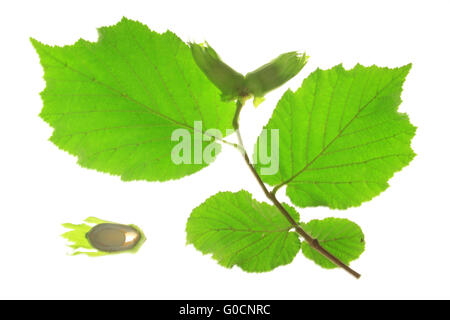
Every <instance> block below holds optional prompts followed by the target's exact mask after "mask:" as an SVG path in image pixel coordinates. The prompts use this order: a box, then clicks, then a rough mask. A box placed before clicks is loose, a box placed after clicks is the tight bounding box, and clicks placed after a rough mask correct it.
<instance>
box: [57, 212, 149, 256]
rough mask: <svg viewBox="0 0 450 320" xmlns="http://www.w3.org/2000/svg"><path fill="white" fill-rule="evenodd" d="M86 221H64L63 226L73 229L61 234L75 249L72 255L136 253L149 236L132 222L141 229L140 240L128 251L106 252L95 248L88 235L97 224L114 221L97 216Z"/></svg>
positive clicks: (135, 227) (134, 226)
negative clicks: (80, 222) (77, 222)
mask: <svg viewBox="0 0 450 320" xmlns="http://www.w3.org/2000/svg"><path fill="white" fill-rule="evenodd" d="M84 222H86V223H82V224H73V223H63V224H62V226H63V227H64V228H67V229H72V230H70V231H67V232H65V233H63V234H62V235H61V236H62V237H63V238H64V239H66V240H68V241H69V243H70V244H68V246H69V247H70V248H72V249H73V252H72V253H71V255H73V256H76V255H79V254H84V255H87V256H89V257H101V256H105V255H111V254H120V253H136V252H138V251H139V249H140V248H141V247H142V245H143V244H144V242H145V241H146V240H147V238H146V237H145V235H144V232H143V231H142V230H141V229H140V228H139V227H138V226H136V225H134V224H130V225H129V226H131V227H133V228H134V229H136V230H137V231H139V233H140V235H141V238H140V240H139V242H138V243H137V244H136V245H135V246H134V247H133V248H132V249H130V250H127V251H119V252H105V251H99V250H97V249H96V248H94V247H93V246H92V245H91V244H90V242H89V240H88V238H87V237H86V235H87V233H88V232H89V231H90V230H91V229H92V228H93V227H94V226H95V225H97V224H101V223H114V222H111V221H106V220H102V219H99V218H96V217H89V218H86V219H85V220H84Z"/></svg>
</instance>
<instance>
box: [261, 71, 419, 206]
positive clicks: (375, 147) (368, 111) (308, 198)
mask: <svg viewBox="0 0 450 320" xmlns="http://www.w3.org/2000/svg"><path fill="white" fill-rule="evenodd" d="M410 68H411V65H406V66H404V67H401V68H395V69H389V68H380V67H377V66H372V67H363V66H361V65H357V66H356V67H354V68H353V69H351V70H345V69H344V68H343V67H342V66H341V65H338V66H336V67H334V68H332V69H330V70H325V71H324V70H320V69H318V70H316V71H315V72H313V73H312V74H311V75H310V76H309V77H308V78H307V79H305V80H304V82H303V84H302V86H301V88H299V89H298V90H297V91H296V92H292V91H290V90H288V91H287V92H286V93H285V94H284V96H283V97H282V98H281V100H280V101H279V103H278V105H277V107H276V109H275V111H274V113H273V115H272V118H271V119H270V121H269V123H268V124H267V126H266V127H265V129H267V131H266V133H267V136H266V137H263V135H261V136H260V137H259V139H258V141H261V139H263V138H264V139H265V138H267V141H271V137H272V134H273V133H272V132H271V129H278V130H279V132H278V134H279V145H278V144H276V143H275V144H274V146H273V147H271V145H270V144H269V145H268V146H267V145H266V144H262V145H261V146H260V147H259V148H256V153H255V155H254V157H255V158H256V159H257V160H256V161H257V162H259V158H260V154H261V152H264V154H269V155H270V154H272V155H273V154H275V155H278V147H279V170H278V171H277V172H276V173H275V174H272V175H264V172H263V171H262V168H264V165H261V164H259V165H258V171H259V172H260V173H261V175H262V179H263V180H264V181H265V182H266V183H269V184H271V185H273V186H276V187H277V188H279V187H281V186H283V185H287V190H286V192H287V195H288V196H289V198H290V199H291V200H292V202H293V203H295V204H296V205H298V206H300V207H309V206H328V207H330V208H339V209H345V208H348V207H351V206H358V205H360V204H361V203H362V202H364V201H368V200H370V199H372V198H373V197H375V196H376V195H378V194H380V193H381V192H382V191H383V190H385V189H386V188H387V187H388V186H389V185H388V183H387V181H388V180H389V179H390V178H391V177H392V176H393V174H394V173H395V172H396V171H399V170H401V169H402V168H403V167H404V166H406V165H407V164H408V163H409V162H410V161H411V160H412V159H413V158H414V156H415V154H414V152H413V151H412V149H411V147H410V142H411V139H412V137H413V136H414V134H415V129H416V128H415V127H414V126H413V125H411V123H410V122H409V119H408V116H407V115H406V114H402V113H399V112H398V111H397V109H398V106H399V104H400V103H401V99H400V94H401V91H402V84H403V82H404V80H405V77H406V75H407V74H408V72H409V70H410ZM263 133H264V132H263Z"/></svg>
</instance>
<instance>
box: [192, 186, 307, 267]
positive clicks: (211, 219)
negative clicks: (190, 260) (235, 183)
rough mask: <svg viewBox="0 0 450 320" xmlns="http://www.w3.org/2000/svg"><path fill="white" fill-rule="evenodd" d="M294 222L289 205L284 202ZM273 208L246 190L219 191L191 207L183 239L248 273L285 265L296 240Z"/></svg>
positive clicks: (297, 246)
mask: <svg viewBox="0 0 450 320" xmlns="http://www.w3.org/2000/svg"><path fill="white" fill-rule="evenodd" d="M284 206H285V208H286V209H287V210H288V212H289V213H290V215H291V216H292V217H293V218H294V219H295V220H296V221H298V219H299V215H298V213H297V212H296V211H295V209H293V208H292V207H289V206H288V205H284ZM291 228H292V227H291V225H290V224H289V222H288V221H287V220H286V218H284V217H283V216H282V215H281V214H280V212H279V211H278V210H277V208H276V207H274V206H271V205H269V204H267V203H263V202H258V201H256V200H254V199H252V196H251V194H250V193H248V192H247V191H239V192H236V193H232V192H220V193H217V194H216V195H214V196H212V197H210V198H209V199H207V200H206V201H205V202H204V203H202V204H201V205H200V206H198V207H197V208H195V209H194V210H193V211H192V213H191V216H190V218H189V220H188V223H187V226H186V232H187V242H188V243H192V244H193V245H194V246H195V248H197V249H198V250H200V251H201V252H203V253H204V254H208V253H212V257H213V258H214V259H215V260H217V261H218V262H219V264H220V265H222V266H224V267H227V268H231V267H233V266H234V265H237V266H239V267H240V268H242V269H243V270H245V271H248V272H265V271H270V270H272V269H274V268H276V267H278V266H281V265H285V264H289V263H290V262H291V261H292V260H293V259H294V257H295V255H296V254H297V252H298V251H299V250H300V240H299V239H298V236H297V234H296V233H295V232H291V231H290V229H291Z"/></svg>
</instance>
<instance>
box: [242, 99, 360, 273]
mask: <svg viewBox="0 0 450 320" xmlns="http://www.w3.org/2000/svg"><path fill="white" fill-rule="evenodd" d="M243 106H244V103H242V101H241V100H240V99H238V100H237V102H236V112H235V114H234V118H233V128H234V130H235V131H236V135H237V138H238V141H239V148H238V149H239V150H240V151H241V153H242V156H243V157H244V160H245V163H246V164H247V166H248V167H249V169H250V171H251V172H252V174H253V176H254V177H255V178H256V180H257V181H258V184H259V185H260V187H261V189H262V190H263V191H264V194H265V195H266V197H267V198H268V199H269V200H270V201H271V202H272V203H273V204H274V205H275V207H276V208H277V209H278V210H279V211H280V212H281V214H282V215H283V216H284V217H285V218H286V219H287V220H288V221H289V223H290V224H291V225H292V227H293V228H294V229H295V231H296V232H297V233H298V234H299V235H300V236H301V237H302V238H303V239H305V241H306V242H308V244H309V245H310V246H311V247H312V248H313V249H315V250H316V251H317V252H319V253H320V254H321V255H323V256H324V257H325V258H327V259H328V260H330V261H331V262H332V263H334V264H335V265H336V266H338V267H340V268H342V269H344V270H345V271H347V272H348V273H349V274H351V275H352V276H354V277H355V278H356V279H359V278H360V277H361V275H360V274H359V273H358V272H356V271H355V270H353V269H352V268H350V267H349V266H347V265H346V264H345V263H343V262H342V261H341V260H339V259H338V258H337V257H335V256H334V255H332V254H331V253H330V252H329V251H327V250H326V249H325V248H324V247H322V246H321V245H320V243H319V241H318V240H317V239H315V238H313V237H312V236H310V235H309V234H308V233H307V232H306V231H305V230H304V229H303V228H302V227H301V226H300V225H299V224H298V223H297V222H296V221H295V220H294V219H293V218H292V217H291V215H290V214H289V213H288V212H287V210H286V209H285V208H284V207H283V205H282V204H281V203H280V202H279V201H278V199H277V197H276V196H275V192H276V190H277V188H275V189H274V190H273V191H272V192H270V191H269V190H268V189H267V187H266V185H265V184H264V182H263V181H262V179H261V177H260V176H259V174H258V172H257V171H256V169H255V167H254V166H253V164H252V163H251V162H250V158H249V156H248V153H247V151H246V149H245V147H244V143H243V140H242V136H241V133H240V130H239V115H240V113H241V110H242V107H243ZM274 191H275V192H274Z"/></svg>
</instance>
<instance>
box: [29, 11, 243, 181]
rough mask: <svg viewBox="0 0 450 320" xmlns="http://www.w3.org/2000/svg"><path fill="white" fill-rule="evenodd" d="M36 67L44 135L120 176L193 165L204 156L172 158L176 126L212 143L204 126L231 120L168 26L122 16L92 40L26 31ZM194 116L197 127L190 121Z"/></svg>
mask: <svg viewBox="0 0 450 320" xmlns="http://www.w3.org/2000/svg"><path fill="white" fill-rule="evenodd" d="M31 42H32V44H33V46H34V47H35V49H36V51H37V53H38V54H39V57H40V61H41V64H42V66H43V68H44V71H45V73H44V79H45V81H46V84H47V86H46V88H45V90H44V91H43V92H42V93H41V96H42V99H43V102H44V108H43V110H42V113H41V114H40V116H41V117H42V118H43V119H44V120H45V121H46V122H48V123H49V124H50V125H51V126H52V127H53V128H54V129H55V130H54V132H53V135H52V137H51V141H52V142H53V143H55V144H56V145H57V146H58V147H59V148H61V149H63V150H65V151H68V152H69V153H70V154H73V155H75V156H77V157H78V163H79V164H80V165H81V166H83V167H86V168H91V169H96V170H98V171H102V172H107V173H111V174H114V175H119V176H121V178H122V179H123V180H149V181H155V180H159V181H164V180H168V179H177V178H181V177H183V176H186V175H189V174H192V173H194V172H197V171H199V170H200V169H202V168H203V167H205V166H206V165H207V163H205V162H204V161H202V162H201V163H195V162H194V161H191V163H190V164H184V163H183V164H175V163H174V162H172V160H171V151H172V149H173V147H174V146H175V145H177V144H178V143H179V141H171V135H172V133H173V131H174V130H176V129H186V130H187V131H188V132H189V133H191V134H194V132H197V133H198V134H199V137H200V138H199V139H197V140H198V141H199V140H201V138H202V135H203V138H207V139H210V140H211V141H203V145H202V147H200V148H198V149H195V147H194V146H195V143H194V142H192V143H191V146H190V149H189V151H190V155H191V157H190V158H191V159H192V157H193V156H194V154H198V153H196V150H197V151H198V150H200V151H201V152H202V151H204V150H205V148H210V149H209V150H211V148H217V150H220V146H217V143H216V142H213V141H212V138H211V137H213V136H215V134H212V133H211V132H209V133H208V132H206V131H207V130H208V129H212V128H215V129H218V130H220V132H221V133H222V136H225V135H226V129H228V128H232V118H233V115H234V111H235V106H234V105H233V104H232V103H225V102H223V101H221V99H220V92H219V90H218V89H217V88H216V87H215V86H214V85H213V84H212V83H211V82H210V81H209V80H208V79H207V78H206V77H205V75H204V74H203V73H202V72H201V71H200V70H199V68H198V67H197V65H196V64H195V62H194V60H193V58H192V55H191V51H190V49H189V47H188V46H187V45H186V44H185V43H184V42H183V41H182V40H180V39H179V38H178V37H177V36H176V35H175V34H173V33H172V32H170V31H167V32H165V33H163V34H159V33H156V32H153V31H151V30H149V29H148V27H147V26H145V25H143V24H141V23H139V22H136V21H132V20H128V19H126V18H124V19H122V21H120V22H119V23H118V24H116V25H114V26H111V27H103V28H100V29H99V39H98V41H97V42H88V41H85V40H82V39H80V40H79V41H77V42H76V43H75V44H74V45H70V46H63V47H58V46H54V47H52V46H48V45H45V44H42V43H40V42H38V41H37V40H34V39H31ZM194 121H202V128H200V129H194Z"/></svg>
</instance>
